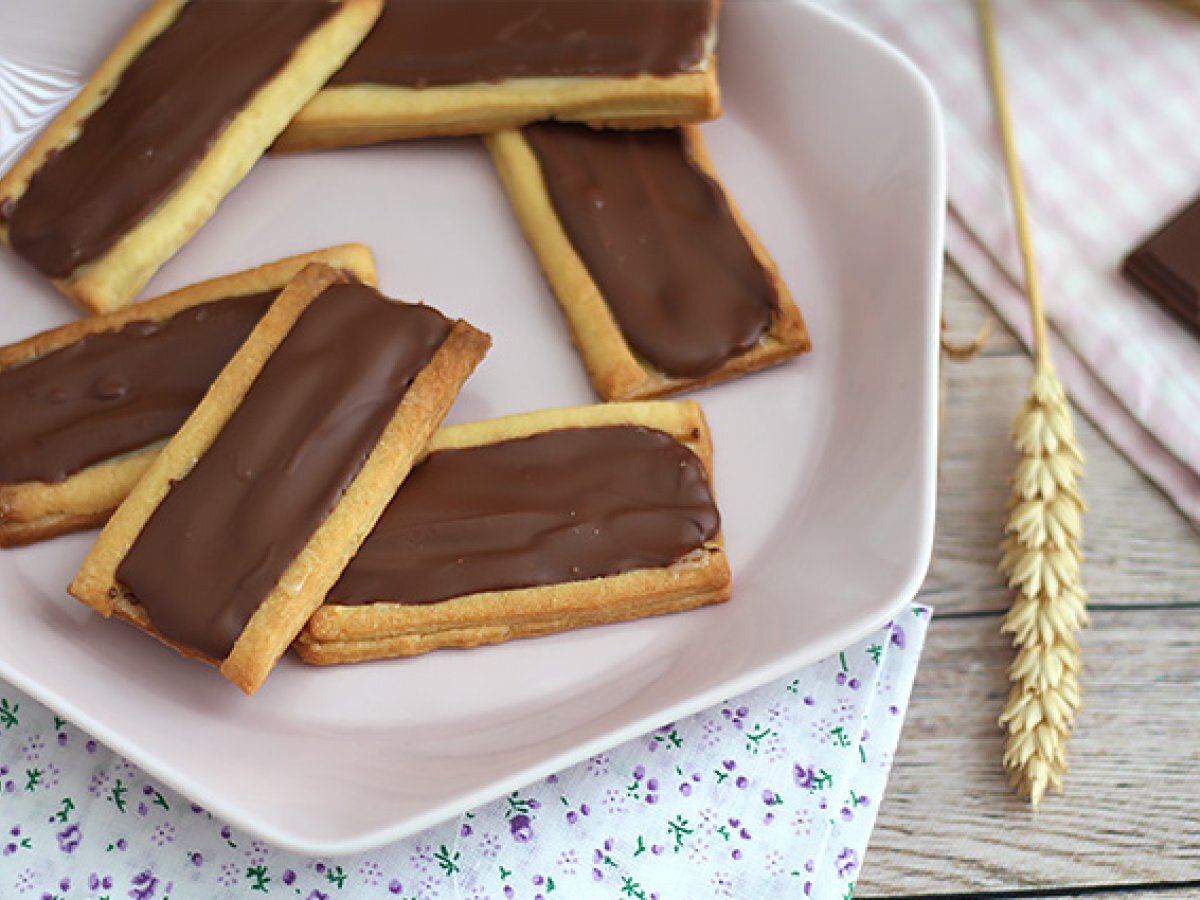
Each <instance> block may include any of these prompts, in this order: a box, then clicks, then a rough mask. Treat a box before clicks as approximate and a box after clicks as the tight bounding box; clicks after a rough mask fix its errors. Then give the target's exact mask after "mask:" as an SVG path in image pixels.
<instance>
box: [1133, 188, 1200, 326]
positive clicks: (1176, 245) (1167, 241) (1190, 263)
mask: <svg viewBox="0 0 1200 900" xmlns="http://www.w3.org/2000/svg"><path fill="white" fill-rule="evenodd" d="M1121 271H1122V272H1123V273H1124V275H1125V277H1126V278H1128V279H1129V280H1130V281H1132V282H1133V283H1134V284H1136V285H1137V286H1138V287H1139V288H1141V289H1142V291H1144V292H1145V293H1146V294H1147V295H1148V296H1149V297H1151V298H1152V299H1153V300H1155V301H1157V302H1158V304H1159V305H1160V306H1162V307H1163V308H1164V309H1166V310H1167V311H1169V312H1171V313H1173V314H1174V315H1175V316H1177V317H1178V318H1179V319H1180V320H1181V321H1182V322H1183V323H1184V324H1185V325H1187V326H1188V327H1189V328H1191V329H1192V331H1194V332H1196V333H1197V334H1200V198H1197V199H1196V200H1193V201H1192V203H1191V204H1189V205H1188V206H1187V207H1185V208H1184V209H1183V211H1182V212H1180V213H1179V214H1177V215H1176V216H1175V217H1174V218H1172V219H1171V220H1169V221H1168V222H1167V224H1165V225H1164V226H1162V228H1160V229H1159V230H1158V231H1156V232H1155V233H1154V234H1153V235H1151V236H1150V237H1149V238H1147V239H1146V241H1145V242H1144V243H1142V244H1141V245H1140V246H1139V247H1137V248H1136V249H1135V250H1134V251H1133V252H1132V253H1130V254H1129V256H1127V257H1126V258H1125V262H1124V264H1123V265H1122V266H1121Z"/></svg>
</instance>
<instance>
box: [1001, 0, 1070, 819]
mask: <svg viewBox="0 0 1200 900" xmlns="http://www.w3.org/2000/svg"><path fill="white" fill-rule="evenodd" d="M978 3H979V15H980V20H981V23H982V26H983V41H984V48H985V51H986V55H987V62H988V71H989V74H990V77H991V84H992V96H993V99H994V101H995V107H996V119H997V123H998V125H999V129H1000V137H1001V142H1002V144H1003V147H1004V162H1005V167H1006V169H1007V172H1008V181H1009V186H1010V189H1011V190H1010V193H1011V195H1012V202H1013V214H1014V218H1015V220H1016V225H1017V241H1018V244H1019V246H1020V250H1021V260H1022V263H1023V264H1024V269H1025V286H1026V292H1027V294H1028V296H1029V309H1030V316H1031V318H1032V323H1033V353H1034V371H1033V378H1032V379H1030V382H1029V396H1028V397H1027V398H1026V399H1025V402H1024V403H1023V404H1022V406H1021V409H1020V410H1019V411H1018V412H1017V416H1016V419H1015V420H1014V422H1013V442H1014V443H1015V444H1016V448H1017V451H1018V452H1019V453H1020V454H1021V459H1020V462H1019V463H1018V464H1017V469H1016V472H1015V473H1014V474H1013V477H1012V481H1011V485H1012V495H1011V498H1010V500H1009V512H1008V522H1007V524H1006V525H1005V528H1004V539H1003V541H1002V542H1001V557H1000V571H1001V572H1003V573H1004V575H1005V576H1006V577H1007V579H1008V584H1009V586H1010V587H1012V588H1015V589H1016V592H1017V595H1016V599H1015V600H1014V601H1013V605H1012V609H1010V610H1009V612H1008V614H1007V615H1006V616H1005V617H1004V624H1003V626H1002V627H1001V630H1002V631H1003V632H1004V633H1006V634H1011V635H1012V641H1013V647H1014V648H1015V650H1016V659H1014V660H1013V663H1012V665H1011V666H1010V667H1009V670H1008V677H1009V681H1010V683H1011V685H1012V686H1011V689H1010V691H1009V695H1008V702H1007V703H1006V704H1005V707H1004V711H1003V713H1001V715H1000V727H1001V728H1003V729H1004V730H1005V732H1006V737H1007V742H1006V746H1005V750H1004V768H1005V769H1006V770H1007V772H1008V776H1009V782H1010V783H1011V784H1012V786H1013V788H1014V789H1015V790H1016V791H1017V792H1018V793H1019V794H1021V795H1022V796H1024V797H1028V798H1029V800H1030V802H1031V803H1032V804H1033V805H1034V806H1036V805H1037V804H1038V803H1039V802H1040V801H1041V799H1042V796H1043V795H1044V794H1045V793H1046V791H1047V790H1054V791H1062V789H1063V776H1064V775H1065V774H1066V771H1067V760H1066V742H1067V739H1068V738H1069V737H1070V734H1071V728H1072V726H1073V725H1074V723H1075V715H1076V713H1077V712H1078V711H1079V706H1080V703H1081V700H1082V694H1081V691H1080V687H1079V671H1080V665H1081V663H1080V655H1079V644H1078V643H1077V642H1076V640H1075V635H1076V633H1077V632H1078V631H1079V630H1080V629H1081V628H1083V627H1084V626H1085V625H1086V624H1087V594H1086V593H1085V592H1084V589H1083V583H1082V578H1081V566H1082V562H1083V556H1082V553H1081V552H1080V542H1081V540H1082V535H1083V511H1084V504H1083V500H1082V498H1081V497H1080V495H1079V488H1078V483H1079V479H1080V477H1081V476H1082V474H1083V454H1082V453H1081V452H1080V450H1079V445H1078V443H1077V441H1076V439H1075V428H1074V426H1073V425H1072V424H1071V407H1070V404H1069V403H1068V402H1067V396H1066V392H1065V391H1064V390H1063V387H1062V383H1061V382H1060V381H1059V380H1058V375H1057V374H1056V373H1055V371H1054V366H1053V364H1052V363H1051V361H1050V348H1049V345H1048V343H1047V340H1046V314H1045V308H1044V305H1043V303H1042V294H1041V288H1040V285H1039V282H1038V277H1037V267H1036V264H1035V259H1034V255H1033V241H1032V238H1031V235H1030V226H1029V213H1028V210H1027V209H1026V205H1025V189H1024V185H1023V182H1022V179H1021V170H1020V165H1019V162H1018V159H1017V152H1016V146H1015V142H1014V140H1013V135H1012V120H1011V117H1010V115H1009V111H1008V102H1007V99H1006V96H1005V90H1004V77H1003V72H1002V70H1001V67H1000V55H999V50H998V48H997V45H996V30H995V22H994V19H993V17H992V9H991V4H990V3H989V0H978Z"/></svg>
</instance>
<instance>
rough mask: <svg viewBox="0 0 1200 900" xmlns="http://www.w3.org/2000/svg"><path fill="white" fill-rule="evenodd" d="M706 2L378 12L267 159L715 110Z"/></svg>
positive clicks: (523, 2) (449, 2)
mask: <svg viewBox="0 0 1200 900" xmlns="http://www.w3.org/2000/svg"><path fill="white" fill-rule="evenodd" d="M717 6H718V2H717V0H389V2H388V4H387V6H386V8H385V10H384V13H383V16H382V17H381V18H380V20H379V23H378V24H377V25H376V26H375V28H374V29H373V30H372V31H371V33H370V35H368V36H367V39H366V40H365V41H364V42H363V44H362V46H361V47H359V49H358V50H357V51H356V52H355V53H354V55H353V56H351V57H350V59H349V60H348V61H347V63H346V65H345V67H344V68H342V70H341V71H339V72H338V73H337V74H336V75H334V77H333V78H332V79H331V81H330V83H329V85H328V86H327V87H326V88H325V89H324V90H323V91H321V93H320V94H318V95H317V96H316V97H315V98H314V99H313V100H312V101H311V102H310V103H309V104H308V105H307V106H305V108H304V109H303V110H301V111H300V114H299V115H298V116H297V117H296V118H295V120H293V122H292V124H291V125H289V126H288V129H287V131H285V132H284V133H283V135H281V136H280V138H279V140H278V141H277V142H276V144H275V147H274V149H275V150H276V151H283V152H287V151H295V150H306V149H316V148H321V147H344V146H349V145H353V144H366V143H375V142H378V141H386V140H396V139H400V138H411V137H428V136H432V135H452V134H479V133H483V132H488V131H495V130H498V129H500V128H513V127H516V126H518V125H522V124H525V123H526V122H532V121H536V120H538V119H559V120H566V121H583V122H587V123H588V124H590V125H593V126H611V127H621V128H647V127H663V126H668V125H679V124H683V123H685V122H696V121H700V120H703V119H709V118H712V117H714V116H716V115H717V113H718V112H719V97H718V91H717V80H716V55H715V53H714V49H713V48H714V46H715V42H716V19H717Z"/></svg>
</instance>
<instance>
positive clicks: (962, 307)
mask: <svg viewBox="0 0 1200 900" xmlns="http://www.w3.org/2000/svg"><path fill="white" fill-rule="evenodd" d="M989 314H990V311H989V310H988V309H987V308H986V306H985V305H984V304H983V302H982V301H981V300H980V299H979V297H978V295H977V294H976V293H975V292H974V290H973V289H972V288H971V286H970V285H969V284H967V282H966V281H965V279H963V278H962V276H961V275H960V274H959V273H957V272H956V271H955V270H954V269H953V267H952V266H951V267H948V268H947V274H946V279H945V317H946V321H947V324H948V325H949V329H950V333H951V335H952V336H954V337H962V336H966V335H970V334H973V333H974V330H975V328H976V327H977V325H978V323H980V322H981V321H982V320H983V319H984V318H985V317H986V316H987V315H989ZM1031 372H1032V365H1031V363H1030V361H1029V359H1028V357H1027V356H1026V355H1025V352H1024V350H1023V349H1022V348H1021V347H1020V345H1019V343H1018V342H1017V341H1016V339H1015V338H1014V337H1013V336H1012V334H1011V333H1010V332H1009V331H1008V330H1007V329H1006V328H1005V327H1004V326H1003V325H1000V324H999V323H998V322H997V325H996V327H995V329H994V331H993V337H992V339H991V341H990V342H989V344H988V347H987V348H986V349H985V351H984V353H983V354H982V355H981V356H980V357H979V358H977V359H975V360H974V361H972V362H969V363H961V364H956V363H947V364H946V366H945V367H944V373H943V374H944V377H943V384H944V391H945V398H944V399H945V415H944V425H943V433H942V448H941V463H940V485H939V495H938V524H937V534H936V539H935V546H934V556H933V564H932V567H931V570H930V574H929V577H928V579H927V581H926V584H925V586H924V588H923V590H922V593H921V595H920V599H921V600H922V601H923V602H926V603H930V604H932V605H933V606H934V607H935V609H936V610H937V615H936V617H935V620H934V622H933V625H932V627H931V630H930V633H929V637H928V640H927V644H926V651H925V657H924V659H923V660H922V663H921V669H920V672H919V674H918V677H917V686H916V689H915V691H914V694H913V700H912V705H911V707H910V710H909V713H908V721H907V723H906V726H905V731H904V735H903V737H902V739H901V745H900V749H899V751H898V754H897V760H896V765H895V769H894V771H893V774H892V777H891V781H890V783H889V785H888V789H887V794H886V796H885V799H884V802H883V805H882V807H881V810H880V818H879V823H878V826H877V828H876V831H875V834H874V835H873V838H872V841H871V845H870V848H869V850H868V853H867V856H866V863H865V867H864V872H863V877H862V879H861V880H860V881H859V884H858V890H857V891H856V896H857V897H859V898H870V897H890V898H899V897H914V896H933V897H949V896H956V897H957V896H966V897H970V896H972V895H975V894H979V895H980V896H981V897H983V898H987V900H993V898H1001V897H1003V898H1016V897H1022V896H1038V897H1043V896H1044V897H1058V896H1061V897H1064V898H1065V897H1088V898H1096V900H1100V898H1110V897H1127V898H1145V900H1150V898H1168V900H1182V898H1185V897H1186V898H1189V900H1190V898H1200V813H1198V812H1197V810H1196V805H1197V803H1196V801H1197V799H1200V737H1198V734H1200V726H1197V724H1196V723H1197V722H1198V721H1200V541H1198V540H1197V536H1196V533H1195V531H1194V530H1193V529H1192V528H1191V526H1190V525H1189V524H1188V523H1187V521H1186V520H1185V519H1184V518H1183V517H1182V516H1180V515H1179V514H1178V513H1177V512H1176V511H1175V509H1174V508H1173V507H1172V506H1171V505H1170V503H1169V502H1168V501H1167V500H1166V499H1165V498H1164V497H1163V496H1162V494H1160V493H1159V492H1158V491H1157V490H1156V489H1155V488H1154V487H1153V485H1151V484H1150V483H1149V482H1148V481H1147V480H1146V479H1145V478H1144V477H1143V476H1142V475H1141V474H1140V473H1138V472H1137V470H1136V469H1134V468H1133V467H1132V466H1131V465H1130V464H1129V462H1128V461H1127V460H1125V459H1124V458H1123V457H1122V456H1121V455H1120V454H1119V453H1117V452H1116V451H1115V450H1113V449H1112V448H1111V447H1110V446H1109V445H1108V443H1107V442H1106V441H1105V439H1104V438H1103V437H1102V436H1101V435H1100V434H1099V433H1098V432H1097V431H1096V430H1095V428H1093V427H1092V426H1091V424H1090V423H1089V422H1088V421H1087V420H1086V419H1084V418H1083V417H1082V416H1078V417H1077V418H1076V426H1077V428H1078V430H1079V433H1080V434H1079V437H1080V441H1081V443H1082V445H1083V447H1084V450H1085V452H1086V453H1087V454H1088V470H1087V479H1086V481H1085V483H1084V492H1085V495H1086V497H1087V500H1088V503H1089V505H1090V510H1089V512H1088V514H1087V518H1086V520H1085V531H1086V539H1085V543H1084V550H1085V553H1086V555H1087V562H1086V566H1085V578H1086V581H1087V586H1088V588H1089V591H1090V592H1091V595H1092V599H1093V604H1092V606H1093V624H1092V627H1091V628H1090V629H1089V630H1088V631H1087V632H1085V633H1084V635H1083V638H1082V644H1083V655H1084V666H1085V670H1084V677H1083V681H1084V692H1085V701H1084V702H1085V706H1084V710H1083V713H1082V715H1081V718H1080V721H1079V725H1078V729H1077V731H1076V734H1075V737H1074V738H1073V739H1072V742H1071V746H1070V759H1071V764H1072V770H1071V772H1070V773H1069V774H1068V781H1067V791H1068V793H1067V794H1066V795H1064V796H1051V797H1050V798H1048V799H1047V800H1046V801H1044V803H1043V806H1042V808H1041V810H1040V811H1039V812H1037V813H1036V814H1035V813H1033V812H1031V811H1030V809H1029V807H1028V806H1027V805H1026V804H1024V803H1023V802H1021V801H1019V800H1017V799H1016V798H1015V796H1014V795H1013V794H1012V793H1011V792H1010V791H1009V789H1008V787H1007V785H1006V783H1005V781H1004V777H1003V773H1002V771H1001V768H1000V757H1001V752H1002V735H1001V732H1000V730H999V728H998V727H997V725H996V719H997V717H998V716H999V713H1000V709H1001V706H1002V704H1003V700H1004V697H1005V695H1006V693H1007V687H1008V685H1007V680H1006V676H1005V670H1006V668H1007V666H1008V664H1009V662H1010V660H1011V658H1012V653H1011V650H1010V648H1009V644H1008V641H1007V639H1006V638H1005V637H1003V636H1002V635H1001V634H1000V633H999V627H1000V614H1001V612H1002V611H1003V610H1005V609H1007V607H1008V603H1009V599H1010V597H1009V593H1008V590H1007V589H1006V588H1005V586H1004V584H1003V582H1002V580H1001V578H1000V576H999V574H998V573H997V572H996V569H995V562H996V549H995V548H996V543H997V538H998V536H999V529H1000V527H1001V523H1002V522H1003V521H1004V512H1005V502H1006V500H1007V496H1008V488H1007V478H1008V475H1009V473H1010V472H1011V471H1012V467H1013V464H1014V462H1015V459H1016V456H1015V452H1014V451H1013V450H1012V449H1011V443H1010V441H1009V427H1010V422H1011V419H1012V416H1013V414H1014V413H1015V412H1016V410H1017V406H1018V404H1019V403H1020V402H1021V400H1022V398H1023V397H1024V394H1025V391H1026V386H1027V385H1026V382H1027V380H1028V378H1029V375H1030V373H1031ZM1031 891H1032V892H1036V893H1035V894H1032V895H1031V894H1030V893H1029V892H1031Z"/></svg>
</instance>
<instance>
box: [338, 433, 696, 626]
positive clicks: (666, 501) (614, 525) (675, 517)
mask: <svg viewBox="0 0 1200 900" xmlns="http://www.w3.org/2000/svg"><path fill="white" fill-rule="evenodd" d="M719 525H720V518H719V516H718V514H717V508H716V505H715V504H714V502H713V497H712V492H711V491H710V489H709V486H708V479H707V477H706V475H705V471H704V465H703V464H702V463H701V462H700V460H699V459H698V458H697V457H696V455H695V454H694V453H692V451H691V450H689V449H688V448H687V447H684V446H683V445H682V444H680V443H678V442H677V441H675V440H674V439H673V438H671V437H670V436H668V435H666V434H664V433H662V432H661V431H655V430H652V429H648V428H641V427H634V426H611V427H602V428H579V429H574V428H568V429H563V430H561V431H550V432H546V433H543V434H537V435H534V436H532V437H527V438H520V439H517V440H510V441H504V442H503V443H498V444H490V445H486V446H482V447H472V448H468V449H463V450H442V451H438V452H436V453H433V454H431V455H430V456H429V457H428V458H427V459H426V460H425V461H424V462H422V463H421V464H420V465H419V466H417V467H416V468H415V469H414V470H413V471H412V473H411V474H410V475H409V477H408V479H407V480H406V481H405V482H404V484H403V485H402V486H401V488H400V491H399V492H398V493H397V494H396V497H395V498H394V499H393V500H392V503H391V505H390V506H389V507H388V508H387V510H386V511H385V512H384V514H383V516H382V517H381V518H380V520H379V522H378V523H377V524H376V526H375V530H374V531H373V532H372V533H371V535H370V536H369V537H368V538H367V540H366V541H365V542H364V543H363V545H362V547H361V548H359V551H358V555H357V556H356V557H355V558H354V559H353V560H352V561H351V562H350V565H349V566H348V567H347V569H346V571H345V572H344V573H343V574H342V578H341V580H340V581H339V582H338V583H337V585H335V586H334V588H333V590H332V591H330V594H329V601H328V602H331V603H339V604H358V603H369V602H371V601H374V600H389V601H395V602H400V603H432V602H436V601H439V600H446V599H449V598H451V597H461V596H464V595H466V594H474V593H477V592H480V591H499V590H510V589H514V588H529V587H536V586H538V585H545V584H559V583H562V582H569V581H582V580H584V579H588V578H598V577H601V576H605V575H619V574H621V573H622V572H628V571H631V570H633V569H656V568H662V567H665V566H669V565H671V564H672V563H674V562H676V561H677V560H679V559H680V558H681V557H683V556H685V555H686V554H688V553H689V552H691V551H693V550H696V549H697V548H700V547H702V546H704V542H705V541H707V540H708V539H709V538H711V537H712V536H713V535H715V534H716V533H717V529H718V527H719Z"/></svg>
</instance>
